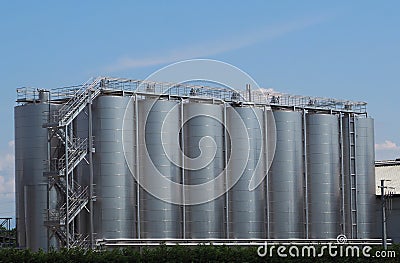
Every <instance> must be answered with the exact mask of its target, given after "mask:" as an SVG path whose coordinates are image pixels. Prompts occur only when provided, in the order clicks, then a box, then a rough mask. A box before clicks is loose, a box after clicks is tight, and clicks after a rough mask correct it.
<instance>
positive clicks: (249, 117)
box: [227, 107, 266, 238]
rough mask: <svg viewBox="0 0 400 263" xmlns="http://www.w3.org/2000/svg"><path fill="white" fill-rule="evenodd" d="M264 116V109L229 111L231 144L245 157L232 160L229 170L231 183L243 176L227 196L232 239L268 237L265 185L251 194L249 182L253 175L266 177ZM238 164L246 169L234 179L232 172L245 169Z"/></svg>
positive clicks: (228, 120)
mask: <svg viewBox="0 0 400 263" xmlns="http://www.w3.org/2000/svg"><path fill="white" fill-rule="evenodd" d="M263 113H264V112H263V110H262V109H260V108H255V107H229V108H228V109H227V125H228V130H229V135H230V144H234V145H235V147H236V148H235V149H236V150H239V151H241V153H242V154H240V156H239V157H240V158H242V159H243V158H244V160H243V161H240V160H230V162H232V170H230V171H229V174H228V180H229V179H231V178H238V177H240V179H239V180H238V182H237V183H236V184H235V185H234V186H233V187H232V188H231V190H230V191H229V193H228V196H229V203H228V208H229V209H228V210H229V211H228V212H229V217H228V218H229V232H230V233H229V237H230V238H265V237H266V231H265V230H266V228H265V226H266V225H265V218H266V213H265V205H266V204H265V188H264V186H265V185H264V184H263V183H261V184H260V185H259V186H258V187H257V188H256V189H254V190H252V191H249V186H250V180H251V179H252V178H253V176H254V178H263V177H264V175H265V165H266V164H265V154H264V149H263V145H264V141H263V135H264V134H263V128H264V119H263V118H264V117H263ZM240 129H245V130H246V131H247V134H241V133H240V132H237V131H239V130H240ZM230 144H229V145H230ZM229 145H228V146H229ZM228 152H230V151H228ZM239 163H244V164H245V168H244V171H243V173H242V174H241V175H238V176H235V175H234V174H233V173H236V172H240V171H242V170H243V167H236V166H235V164H239ZM254 178H253V179H254Z"/></svg>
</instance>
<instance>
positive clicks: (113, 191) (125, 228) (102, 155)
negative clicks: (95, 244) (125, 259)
mask: <svg viewBox="0 0 400 263" xmlns="http://www.w3.org/2000/svg"><path fill="white" fill-rule="evenodd" d="M129 100H130V97H122V96H100V97H98V98H97V99H96V100H95V101H94V102H93V136H94V147H95V149H96V152H95V154H94V156H93V165H94V175H95V176H94V184H95V195H96V197H97V199H96V202H94V211H93V213H94V214H93V215H94V229H95V232H96V238H134V237H135V236H136V227H135V223H136V217H135V205H136V202H135V192H134V178H133V176H132V174H131V172H130V170H129V167H128V165H127V162H126V160H125V157H126V158H133V149H134V148H133V141H134V136H133V104H132V103H130V104H129V107H128V109H127V110H126V111H125V109H126V107H127V105H128V102H129ZM125 112H126V114H127V115H126V116H125V117H126V118H125V119H124V114H125ZM124 122H125V123H124ZM123 127H124V129H126V130H124V131H123V130H122V128H123ZM123 134H124V136H123ZM127 134H131V136H126V135H127ZM124 150H125V151H124Z"/></svg>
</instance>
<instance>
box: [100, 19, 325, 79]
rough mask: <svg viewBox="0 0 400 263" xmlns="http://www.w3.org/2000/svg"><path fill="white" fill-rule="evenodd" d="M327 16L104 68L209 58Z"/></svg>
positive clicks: (132, 58)
mask: <svg viewBox="0 0 400 263" xmlns="http://www.w3.org/2000/svg"><path fill="white" fill-rule="evenodd" d="M329 17H330V16H318V17H314V18H312V19H301V20H297V21H292V22H290V23H286V24H280V25H275V26H267V27H264V28H260V29H258V30H252V31H249V32H238V34H236V35H234V36H229V37H225V38H222V39H218V40H214V41H211V42H206V43H201V44H195V45H192V46H190V47H181V48H179V49H174V50H169V51H166V52H163V55H157V56H154V57H147V58H134V57H122V58H119V59H117V60H116V62H114V63H112V64H111V65H110V66H108V67H106V71H108V72H115V71H121V70H126V69H133V68H141V67H148V66H154V65H161V64H167V63H171V62H176V61H179V60H185V59H191V58H200V57H210V56H213V55H217V54H220V53H224V52H228V51H233V50H237V49H240V48H243V47H246V46H250V45H253V44H255V43H258V42H262V41H267V40H272V39H275V38H279V37H282V36H284V35H287V34H289V33H291V32H295V31H298V30H302V29H305V28H307V27H310V26H312V25H316V24H319V23H321V22H323V21H325V20H327V19H328V18H329Z"/></svg>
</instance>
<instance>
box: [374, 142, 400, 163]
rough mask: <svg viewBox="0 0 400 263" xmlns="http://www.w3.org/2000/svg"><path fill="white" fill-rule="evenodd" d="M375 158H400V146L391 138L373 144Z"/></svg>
mask: <svg viewBox="0 0 400 263" xmlns="http://www.w3.org/2000/svg"><path fill="white" fill-rule="evenodd" d="M375 154H376V160H394V159H397V158H400V146H399V145H397V144H396V143H395V142H393V141H391V140H385V141H384V142H383V143H377V144H375Z"/></svg>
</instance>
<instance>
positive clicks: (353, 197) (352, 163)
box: [348, 114, 357, 239]
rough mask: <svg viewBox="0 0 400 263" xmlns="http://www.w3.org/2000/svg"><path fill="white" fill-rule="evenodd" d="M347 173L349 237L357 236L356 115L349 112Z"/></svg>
mask: <svg viewBox="0 0 400 263" xmlns="http://www.w3.org/2000/svg"><path fill="white" fill-rule="evenodd" d="M348 129H349V174H350V178H349V180H350V210H351V213H350V218H351V238H353V239H354V238H357V167H356V143H357V141H356V117H355V115H354V114H349V118H348Z"/></svg>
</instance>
